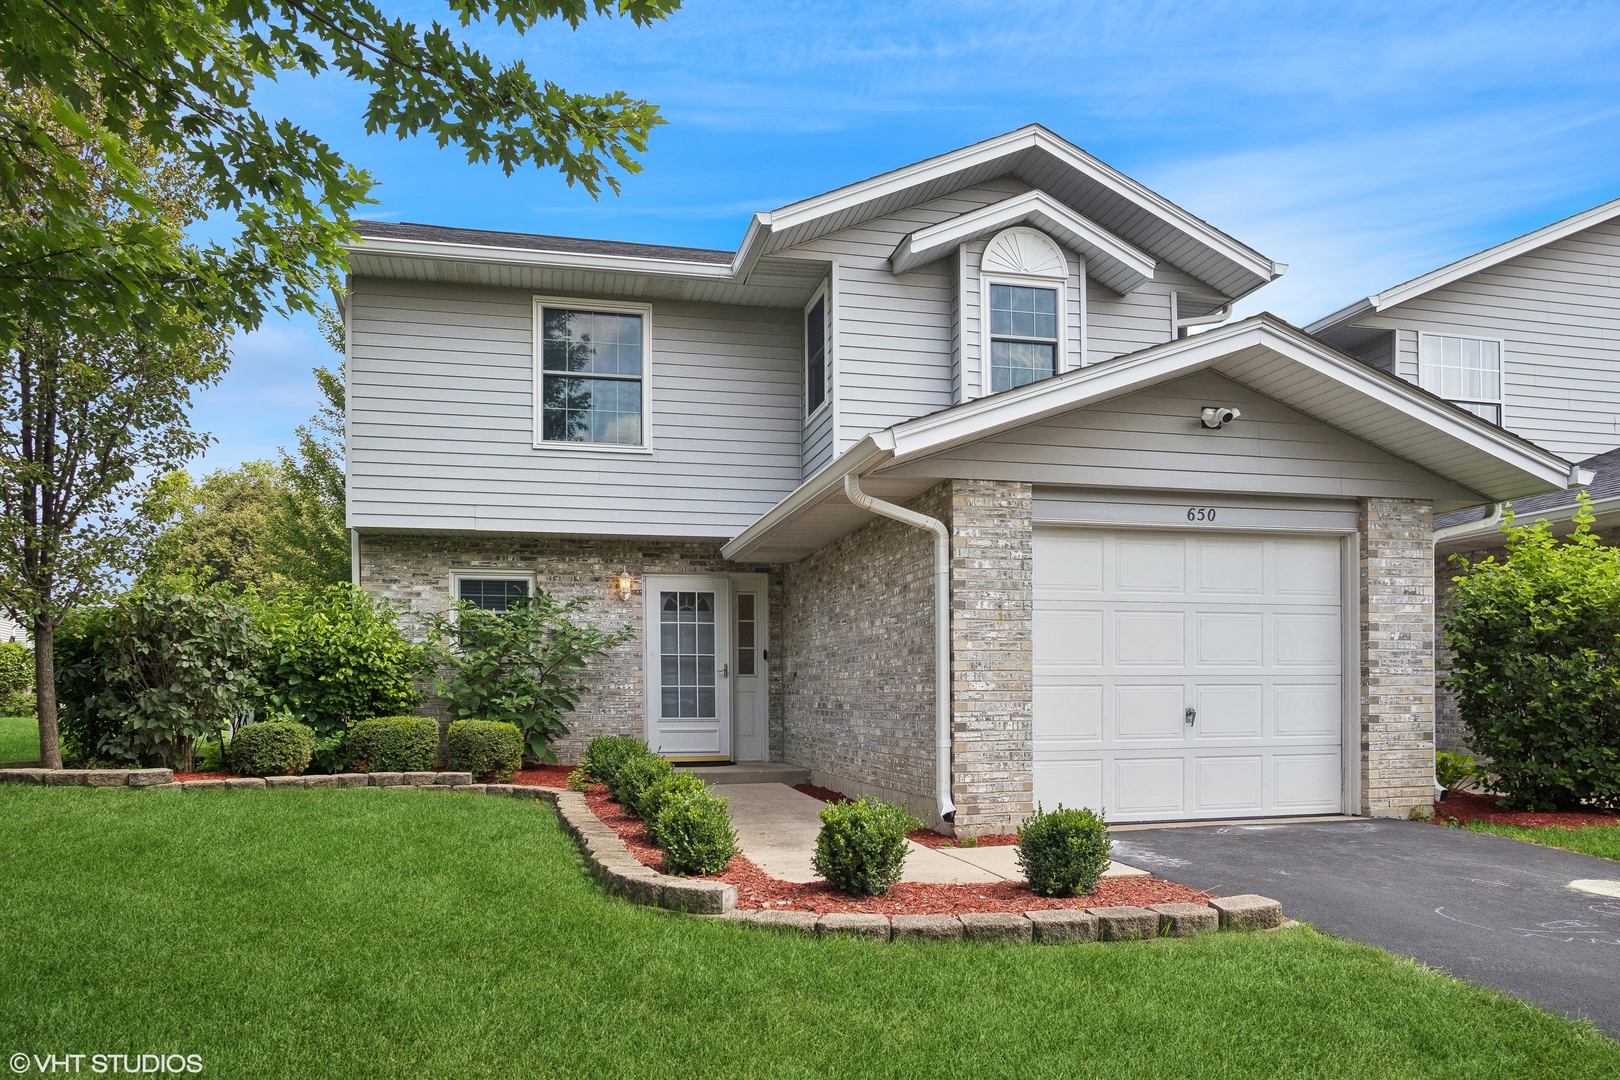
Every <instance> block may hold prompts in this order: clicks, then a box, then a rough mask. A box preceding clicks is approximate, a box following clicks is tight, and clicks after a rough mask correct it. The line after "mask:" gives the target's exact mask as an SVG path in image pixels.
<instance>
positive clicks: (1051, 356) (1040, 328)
mask: <svg viewBox="0 0 1620 1080" xmlns="http://www.w3.org/2000/svg"><path fill="white" fill-rule="evenodd" d="M1057 302H1058V294H1057V290H1056V289H1042V288H1038V287H1034V286H1027V285H997V284H995V283H991V285H990V392H991V393H992V394H999V393H1000V392H1001V391H1003V390H1011V389H1013V388H1014V387H1016V386H1023V385H1025V384H1027V383H1032V382H1036V381H1038V380H1040V379H1046V378H1050V377H1051V376H1053V375H1055V374H1057V356H1058V317H1057Z"/></svg>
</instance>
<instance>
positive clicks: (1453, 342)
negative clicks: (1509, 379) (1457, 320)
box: [1418, 334, 1502, 424]
mask: <svg viewBox="0 0 1620 1080" xmlns="http://www.w3.org/2000/svg"><path fill="white" fill-rule="evenodd" d="M1418 385H1419V386H1421V387H1423V389H1425V390H1427V391H1429V392H1430V393H1433V394H1437V395H1439V396H1440V397H1443V398H1445V399H1446V400H1447V401H1449V402H1451V403H1452V404H1453V405H1457V406H1460V407H1462V408H1464V409H1467V410H1468V411H1469V412H1471V413H1473V414H1474V415H1475V416H1477V417H1479V418H1480V419H1482V420H1488V421H1490V422H1491V423H1493V424H1500V423H1501V422H1502V343H1501V342H1500V341H1496V340H1494V339H1492V338H1471V337H1450V336H1447V335H1444V334H1421V335H1419V337H1418Z"/></svg>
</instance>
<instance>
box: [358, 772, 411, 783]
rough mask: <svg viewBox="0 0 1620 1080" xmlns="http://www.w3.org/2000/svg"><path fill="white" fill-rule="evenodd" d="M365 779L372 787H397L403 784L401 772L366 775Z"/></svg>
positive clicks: (403, 778)
mask: <svg viewBox="0 0 1620 1080" xmlns="http://www.w3.org/2000/svg"><path fill="white" fill-rule="evenodd" d="M366 779H367V780H368V781H369V782H370V783H371V786H372V787H399V786H400V785H401V784H403V783H405V774H404V773H402V772H374V773H367V774H366Z"/></svg>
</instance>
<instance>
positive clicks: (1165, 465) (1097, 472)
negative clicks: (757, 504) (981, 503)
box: [884, 372, 1481, 505]
mask: <svg viewBox="0 0 1620 1080" xmlns="http://www.w3.org/2000/svg"><path fill="white" fill-rule="evenodd" d="M1212 403H1218V404H1221V405H1234V406H1237V407H1238V408H1239V409H1241V410H1242V412H1243V418H1242V419H1241V420H1239V421H1238V422H1237V423H1235V424H1233V425H1231V426H1230V427H1227V428H1225V429H1223V430H1221V431H1208V430H1205V429H1204V428H1203V427H1202V426H1201V424H1200V423H1199V420H1198V413H1199V410H1200V409H1201V408H1203V407H1204V406H1205V405H1209V404H1212ZM884 472H885V474H892V475H899V476H905V475H914V476H919V477H936V476H953V477H959V478H961V479H966V480H993V481H1026V482H1029V483H1034V484H1064V485H1083V486H1087V487H1099V488H1139V489H1140V488H1151V489H1156V490H1167V491H1175V490H1181V491H1189V492H1208V493H1214V492H1220V493H1223V494H1251V495H1266V494H1270V495H1310V496H1326V497H1335V498H1354V497H1386V498H1404V499H1435V500H1440V501H1443V502H1448V503H1451V504H1458V503H1460V504H1461V505H1467V504H1468V503H1470V502H1479V501H1481V498H1480V497H1479V496H1478V495H1477V494H1475V493H1473V492H1470V491H1468V490H1467V489H1465V488H1462V487H1459V486H1458V485H1456V484H1454V483H1452V482H1451V481H1449V480H1445V479H1443V478H1441V477H1439V476H1436V475H1435V474H1433V473H1430V472H1429V471H1427V470H1425V469H1422V468H1419V467H1418V466H1416V465H1413V464H1412V463H1411V462H1408V461H1404V460H1402V459H1401V458H1398V457H1395V456H1394V455H1393V454H1390V453H1388V452H1386V451H1384V450H1381V449H1379V448H1378V447H1376V446H1373V445H1372V444H1371V443H1367V442H1363V441H1362V440H1360V439H1357V438H1355V437H1354V436H1352V435H1348V434H1346V433H1345V432H1343V431H1340V430H1339V429H1337V428H1334V427H1330V426H1328V425H1327V424H1324V423H1322V422H1321V421H1319V420H1315V419H1313V418H1311V417H1309V416H1306V415H1305V414H1304V413H1301V412H1298V411H1296V410H1294V409H1291V408H1289V407H1288V406H1286V405H1283V404H1281V403H1279V402H1277V401H1275V400H1273V399H1271V398H1268V397H1266V396H1264V395H1262V394H1260V393H1257V392H1256V391H1254V390H1250V389H1248V388H1247V387H1245V386H1243V385H1242V384H1240V383H1237V382H1234V381H1233V380H1231V379H1228V378H1225V377H1224V376H1222V375H1218V374H1216V373H1214V372H1200V373H1198V374H1196V375H1189V376H1187V377H1185V378H1182V379H1177V380H1175V381H1172V382H1169V383H1166V384H1164V385H1162V386H1156V387H1153V388H1152V389H1149V390H1142V391H1139V392H1137V393H1134V394H1129V395H1127V396H1125V397H1122V398H1118V399H1115V400H1113V401H1109V402H1105V403H1103V404H1099V405H1094V406H1092V407H1090V408H1087V409H1080V410H1076V411H1075V412H1072V413H1067V414H1065V415H1063V416H1059V417H1054V418H1052V419H1049V420H1043V421H1040V422H1038V423H1034V424H1030V425H1028V426H1026V427H1023V428H1019V429H1017V430H1016V431H1010V432H1007V433H1005V434H1002V435H996V436H992V437H991V438H988V439H984V440H982V441H980V442H977V443H974V444H973V445H971V446H966V447H962V448H960V449H956V450H949V451H946V452H944V453H941V454H937V455H934V456H933V457H930V458H926V459H923V460H921V461H918V462H916V463H913V464H907V465H902V466H897V467H895V468H893V469H889V470H884Z"/></svg>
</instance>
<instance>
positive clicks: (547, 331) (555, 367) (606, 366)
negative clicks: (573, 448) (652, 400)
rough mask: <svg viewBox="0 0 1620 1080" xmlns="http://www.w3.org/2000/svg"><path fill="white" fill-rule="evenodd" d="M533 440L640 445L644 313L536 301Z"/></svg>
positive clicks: (643, 424)
mask: <svg viewBox="0 0 1620 1080" xmlns="http://www.w3.org/2000/svg"><path fill="white" fill-rule="evenodd" d="M537 308H538V316H537V318H538V322H539V326H538V328H537V329H538V337H539V341H540V349H539V371H538V373H537V375H538V378H539V382H540V417H539V420H540V423H539V428H540V432H539V434H540V442H542V443H558V444H586V445H597V446H607V447H615V446H617V447H640V446H645V445H646V392H645V391H646V387H645V385H644V383H645V368H646V314H645V312H643V311H640V310H624V309H618V308H611V307H609V308H600V307H597V306H596V305H575V304H573V303H567V302H563V303H554V302H548V301H543V302H541V303H539V304H538V305H537Z"/></svg>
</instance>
